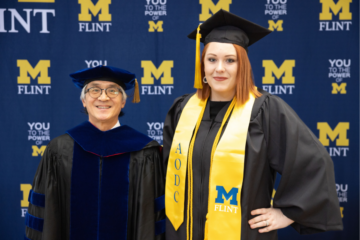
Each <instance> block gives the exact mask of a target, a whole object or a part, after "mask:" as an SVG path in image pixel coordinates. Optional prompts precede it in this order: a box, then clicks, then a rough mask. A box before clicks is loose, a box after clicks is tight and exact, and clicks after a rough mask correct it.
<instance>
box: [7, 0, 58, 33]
mask: <svg viewBox="0 0 360 240" xmlns="http://www.w3.org/2000/svg"><path fill="white" fill-rule="evenodd" d="M18 2H26V3H55V0H18ZM20 6H21V5H20ZM27 6H28V5H27ZM6 10H8V11H9V12H10V13H11V15H10V16H11V17H10V19H9V20H10V21H11V29H10V30H9V31H8V30H6V29H5V12H6ZM23 11H24V12H25V13H26V17H25V16H24V17H22V16H21V15H24V14H23V13H22V12H20V13H19V12H18V11H17V10H16V9H15V8H9V9H6V8H0V33H6V32H9V33H18V32H19V30H18V29H16V28H15V26H16V24H15V19H16V20H17V23H18V24H20V25H21V26H22V27H23V29H25V31H26V32H28V33H30V32H31V27H30V26H31V22H32V21H33V20H35V21H36V22H38V21H39V17H38V16H40V17H41V30H40V33H50V31H49V29H48V16H52V17H55V9H29V8H25V9H23ZM7 21H8V20H7Z"/></svg>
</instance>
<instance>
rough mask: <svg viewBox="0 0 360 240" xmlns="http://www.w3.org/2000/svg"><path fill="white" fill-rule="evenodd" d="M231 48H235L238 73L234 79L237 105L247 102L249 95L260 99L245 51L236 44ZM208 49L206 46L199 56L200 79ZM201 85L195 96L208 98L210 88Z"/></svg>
mask: <svg viewBox="0 0 360 240" xmlns="http://www.w3.org/2000/svg"><path fill="white" fill-rule="evenodd" d="M233 46H234V47H235V50H236V54H237V58H238V59H237V60H238V61H237V63H238V71H237V75H236V79H235V81H236V85H235V95H236V99H237V103H238V104H240V105H243V104H244V103H246V102H247V101H248V100H249V98H250V93H252V94H254V96H255V97H256V98H258V97H261V93H260V92H259V91H258V90H257V89H256V87H255V84H254V80H253V74H252V69H251V65H250V61H249V58H248V55H247V53H246V50H245V49H244V48H242V47H240V46H238V45H236V44H233ZM208 47H209V45H206V46H205V47H204V50H203V52H202V55H201V79H203V78H204V77H205V71H204V70H205V66H204V59H205V54H206V50H207V49H208ZM201 83H202V85H203V88H202V89H198V91H197V94H198V96H199V97H200V98H201V99H207V98H208V97H209V96H210V92H211V89H210V86H209V84H205V83H203V82H201Z"/></svg>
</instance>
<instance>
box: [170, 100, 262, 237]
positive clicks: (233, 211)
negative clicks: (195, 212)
mask: <svg viewBox="0 0 360 240" xmlns="http://www.w3.org/2000/svg"><path fill="white" fill-rule="evenodd" d="M254 101H255V97H254V96H253V95H252V94H250V99H249V100H248V101H247V102H246V103H245V104H243V105H241V106H239V105H238V104H236V98H235V97H234V99H233V100H232V102H231V104H230V106H229V108H228V110H227V112H226V114H225V117H224V119H223V122H222V124H221V127H220V129H219V131H218V133H217V136H216V138H215V141H214V144H213V147H212V152H211V163H210V181H209V199H208V214H207V216H206V217H207V221H206V224H205V239H209V240H215V239H216V240H217V239H222V238H223V239H240V236H241V202H240V196H241V188H242V182H243V173H244V159H245V146H246V137H247V132H248V128H249V122H250V116H251V111H252V107H253V105H254ZM205 106H206V100H201V99H199V98H198V97H197V95H196V94H195V95H194V96H192V97H191V98H190V99H189V101H188V103H187V104H186V106H185V108H184V110H183V111H182V113H181V116H180V120H179V123H178V125H177V127H176V130H175V135H174V138H173V142H172V145H171V149H170V156H169V162H168V170H167V175H166V188H165V211H166V215H167V217H168V218H169V220H170V222H171V223H172V225H173V226H174V228H175V230H178V228H179V227H180V225H181V224H182V222H183V221H184V205H185V183H186V182H185V178H186V167H187V168H188V181H187V182H188V207H187V210H188V214H187V216H188V217H187V239H192V222H193V219H192V176H193V171H192V152H193V147H194V143H195V138H196V134H197V131H198V129H199V126H200V123H201V120H202V118H203V114H204V111H205ZM231 112H232V113H231ZM230 114H231V117H230V120H229V121H228V124H227V127H226V129H225V131H224V134H223V136H222V137H221V140H220V141H219V139H220V134H221V132H222V129H223V126H224V124H225V122H226V121H227V119H228V117H229V116H230ZM194 129H195V131H194ZM188 159H189V160H190V161H188Z"/></svg>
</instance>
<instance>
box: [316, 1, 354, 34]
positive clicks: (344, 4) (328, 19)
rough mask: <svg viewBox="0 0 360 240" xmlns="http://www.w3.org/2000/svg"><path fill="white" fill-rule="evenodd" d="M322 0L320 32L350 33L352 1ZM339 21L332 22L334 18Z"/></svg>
mask: <svg viewBox="0 0 360 240" xmlns="http://www.w3.org/2000/svg"><path fill="white" fill-rule="evenodd" d="M335 1H336V0H320V3H321V4H322V5H321V12H320V15H319V19H320V22H319V24H320V28H319V31H350V25H351V24H352V21H351V20H352V13H351V12H350V3H351V2H352V0H338V1H337V3H335ZM335 15H336V16H337V17H338V19H339V21H332V20H333V18H334V16H335Z"/></svg>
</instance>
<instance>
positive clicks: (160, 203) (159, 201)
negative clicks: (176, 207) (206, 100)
mask: <svg viewBox="0 0 360 240" xmlns="http://www.w3.org/2000/svg"><path fill="white" fill-rule="evenodd" d="M163 209H165V195H162V196H160V197H158V198H156V199H155V212H158V211H160V210H163Z"/></svg>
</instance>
